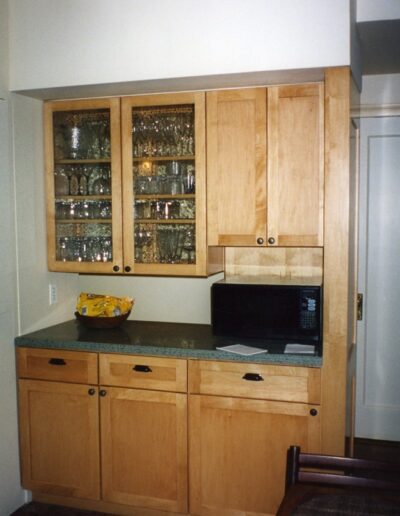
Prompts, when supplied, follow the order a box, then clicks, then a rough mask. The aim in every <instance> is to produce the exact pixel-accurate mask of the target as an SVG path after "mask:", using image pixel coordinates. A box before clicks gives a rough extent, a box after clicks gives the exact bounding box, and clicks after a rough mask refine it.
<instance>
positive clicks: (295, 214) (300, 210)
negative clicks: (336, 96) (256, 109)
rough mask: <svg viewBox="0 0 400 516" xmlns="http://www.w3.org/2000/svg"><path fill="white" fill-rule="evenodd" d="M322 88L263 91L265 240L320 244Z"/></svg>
mask: <svg viewBox="0 0 400 516" xmlns="http://www.w3.org/2000/svg"><path fill="white" fill-rule="evenodd" d="M323 142H324V118H323V86H322V84H308V85H304V86H283V87H280V86H277V87H271V88H268V238H271V237H272V238H274V239H275V245H281V246H321V245H322V243H323V192H324V145H323Z"/></svg>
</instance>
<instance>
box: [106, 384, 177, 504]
mask: <svg viewBox="0 0 400 516" xmlns="http://www.w3.org/2000/svg"><path fill="white" fill-rule="evenodd" d="M106 391H107V394H106V395H105V396H104V397H103V398H102V399H101V428H102V473H103V499H104V500H105V501H109V502H117V503H123V504H130V505H135V506H138V507H149V508H154V509H161V510H168V511H175V512H179V511H180V512H185V511H186V507H187V421H186V405H187V396H186V394H175V393H170V392H155V391H142V390H136V389H120V388H111V387H110V388H109V387H107V388H106Z"/></svg>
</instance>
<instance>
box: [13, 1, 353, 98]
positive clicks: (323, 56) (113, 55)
mask: <svg viewBox="0 0 400 516" xmlns="http://www.w3.org/2000/svg"><path fill="white" fill-rule="evenodd" d="M349 5H350V0H335V1H332V0H324V1H322V2H321V0H296V1H295V2H294V1H293V0H218V1H215V0H201V1H200V0H168V1H165V0H113V1H112V2H110V1H109V0H96V2H93V0H57V1H56V2H55V1H54V0H35V1H34V2H32V0H12V1H10V14H11V18H10V32H11V43H10V44H11V71H10V85H11V86H10V89H11V90H14V91H15V90H29V89H37V88H52V87H59V86H71V85H84V84H102V83H117V82H126V81H128V82H129V81H143V80H150V79H163V78H174V77H190V76H204V75H214V74H232V73H245V72H256V71H263V70H285V69H299V68H300V69H301V68H315V67H326V66H339V65H348V64H349V63H350V41H349V39H350V34H349V26H350V25H349V19H350V8H349Z"/></svg>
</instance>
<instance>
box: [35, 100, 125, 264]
mask: <svg viewBox="0 0 400 516" xmlns="http://www.w3.org/2000/svg"><path fill="white" fill-rule="evenodd" d="M45 119H46V125H45V127H46V162H47V186H48V250H49V269H50V270H61V271H76V272H112V271H113V270H114V272H118V271H119V270H121V271H122V245H121V240H122V235H121V194H120V184H121V170H120V135H119V100H118V99H106V100H93V101H71V102H52V103H47V104H45Z"/></svg>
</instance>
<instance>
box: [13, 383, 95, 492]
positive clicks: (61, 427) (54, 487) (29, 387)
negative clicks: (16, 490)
mask: <svg viewBox="0 0 400 516" xmlns="http://www.w3.org/2000/svg"><path fill="white" fill-rule="evenodd" d="M18 385H19V425H20V426H19V428H20V449H21V470H22V486H23V487H24V488H25V489H29V490H32V491H36V492H41V493H48V494H56V495H60V496H74V497H79V498H90V499H96V500H97V499H99V496H100V460H99V410H98V394H97V393H98V390H97V388H95V387H90V386H88V385H81V384H71V383H60V382H48V381H40V380H19V382H18ZM89 389H92V390H90V392H89Z"/></svg>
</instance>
